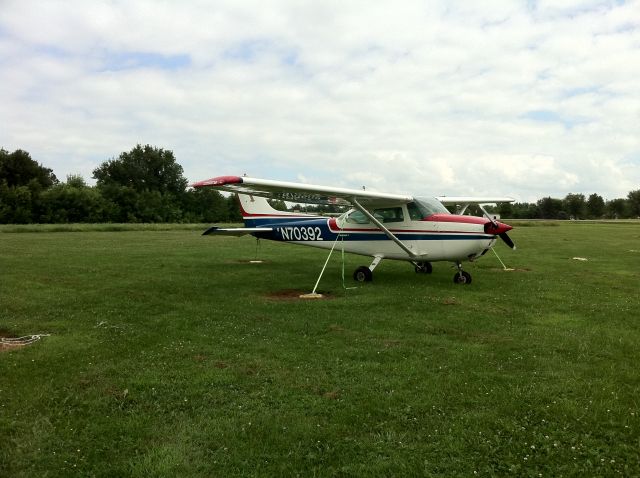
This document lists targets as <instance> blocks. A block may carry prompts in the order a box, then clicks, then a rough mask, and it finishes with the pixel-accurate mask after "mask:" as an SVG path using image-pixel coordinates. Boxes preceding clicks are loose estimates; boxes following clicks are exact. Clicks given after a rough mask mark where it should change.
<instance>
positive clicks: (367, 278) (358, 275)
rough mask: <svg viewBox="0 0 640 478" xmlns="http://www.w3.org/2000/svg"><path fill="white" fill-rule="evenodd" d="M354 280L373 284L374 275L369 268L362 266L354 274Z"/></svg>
mask: <svg viewBox="0 0 640 478" xmlns="http://www.w3.org/2000/svg"><path fill="white" fill-rule="evenodd" d="M353 280H355V281H357V282H371V281H372V280H373V273H372V272H371V270H370V269H369V268H368V267H366V266H360V267H358V268H357V269H356V270H355V272H354V273H353Z"/></svg>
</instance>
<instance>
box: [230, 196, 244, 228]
mask: <svg viewBox="0 0 640 478" xmlns="http://www.w3.org/2000/svg"><path fill="white" fill-rule="evenodd" d="M227 211H228V213H229V221H232V222H240V221H242V213H241V212H240V203H239V201H238V197H237V196H236V195H235V194H232V195H231V196H229V197H227Z"/></svg>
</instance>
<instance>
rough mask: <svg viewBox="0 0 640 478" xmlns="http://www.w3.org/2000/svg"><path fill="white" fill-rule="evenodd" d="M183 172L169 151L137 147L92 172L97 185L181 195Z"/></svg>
mask: <svg viewBox="0 0 640 478" xmlns="http://www.w3.org/2000/svg"><path fill="white" fill-rule="evenodd" d="M182 172H183V170H182V166H180V165H179V164H178V163H176V160H175V157H174V156H173V152H172V151H169V150H164V149H162V148H156V147H152V146H150V145H148V144H147V145H146V146H144V147H143V146H141V145H139V144H138V145H136V147H135V148H133V149H132V150H131V151H129V152H128V153H126V152H125V153H121V154H120V156H119V157H118V159H111V160H109V161H105V162H104V163H102V164H101V165H100V166H99V167H98V168H96V169H95V170H94V171H93V177H94V178H95V179H96V180H97V184H98V186H105V185H114V184H115V185H118V186H126V187H130V188H132V189H134V190H136V191H138V192H142V191H158V192H160V193H161V194H165V193H171V194H175V195H180V194H182V193H183V192H184V190H185V188H186V187H187V180H186V179H185V178H184V177H183V176H182Z"/></svg>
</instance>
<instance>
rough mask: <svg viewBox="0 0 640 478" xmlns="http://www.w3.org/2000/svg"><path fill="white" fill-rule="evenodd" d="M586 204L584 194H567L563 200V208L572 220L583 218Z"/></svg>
mask: <svg viewBox="0 0 640 478" xmlns="http://www.w3.org/2000/svg"><path fill="white" fill-rule="evenodd" d="M586 204H587V203H586V200H585V198H584V194H573V193H569V194H567V196H566V197H565V198H564V207H565V209H566V211H567V212H568V213H569V214H570V215H571V216H572V217H573V218H574V219H579V218H581V217H584V212H585V210H586Z"/></svg>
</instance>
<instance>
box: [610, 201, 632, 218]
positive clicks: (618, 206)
mask: <svg viewBox="0 0 640 478" xmlns="http://www.w3.org/2000/svg"><path fill="white" fill-rule="evenodd" d="M606 209H607V215H608V216H609V217H612V218H614V219H622V218H625V217H628V215H629V213H628V209H629V208H628V205H627V200H626V199H623V198H619V199H612V200H611V201H608V202H607V204H606Z"/></svg>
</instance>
